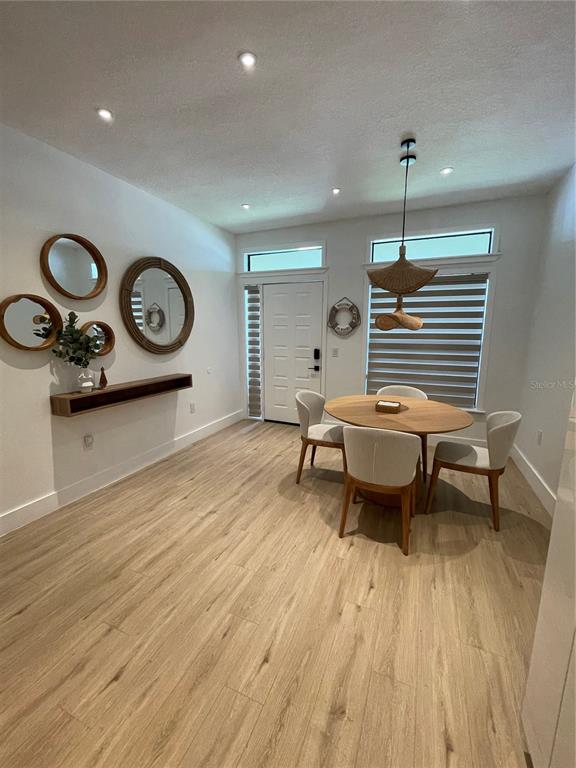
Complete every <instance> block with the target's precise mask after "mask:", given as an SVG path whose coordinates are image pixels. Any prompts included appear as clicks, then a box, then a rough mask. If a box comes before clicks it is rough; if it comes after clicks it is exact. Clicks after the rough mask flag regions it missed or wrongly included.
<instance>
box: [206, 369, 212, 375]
mask: <svg viewBox="0 0 576 768" xmlns="http://www.w3.org/2000/svg"><path fill="white" fill-rule="evenodd" d="M206 373H207V374H208V376H210V374H211V373H212V368H206Z"/></svg>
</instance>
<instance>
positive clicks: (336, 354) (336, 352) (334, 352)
mask: <svg viewBox="0 0 576 768" xmlns="http://www.w3.org/2000/svg"><path fill="white" fill-rule="evenodd" d="M332 357H340V350H339V348H338V347H332Z"/></svg>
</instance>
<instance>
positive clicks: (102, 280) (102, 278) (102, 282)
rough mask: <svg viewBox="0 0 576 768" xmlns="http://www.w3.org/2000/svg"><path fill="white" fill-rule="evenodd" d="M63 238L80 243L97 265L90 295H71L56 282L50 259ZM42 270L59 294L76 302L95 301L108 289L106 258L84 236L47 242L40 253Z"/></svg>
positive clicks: (57, 237)
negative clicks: (51, 251)
mask: <svg viewBox="0 0 576 768" xmlns="http://www.w3.org/2000/svg"><path fill="white" fill-rule="evenodd" d="M61 238H66V240H73V241H74V242H75V243H78V245H81V246H82V247H83V248H84V249H85V250H86V251H88V253H89V254H90V256H91V257H92V258H93V260H94V262H95V264H96V268H97V270H98V277H97V278H96V285H95V286H94V288H93V289H92V290H91V291H90V293H86V294H85V295H84V296H77V295H76V294H75V293H70V291H67V290H66V289H65V288H64V287H62V286H61V285H60V283H59V282H58V280H56V278H55V277H54V275H53V274H52V271H51V269H50V262H49V260H48V257H49V256H50V249H51V248H52V246H53V245H54V243H55V242H56V241H57V240H60V239H61ZM40 269H41V270H42V274H43V275H44V277H45V279H46V280H47V281H48V283H50V285H51V286H52V288H54V290H55V291H58V293H61V294H62V295H63V296H67V297H68V298H69V299H75V300H76V301H87V300H88V299H93V298H94V297H95V296H98V295H99V294H101V293H102V291H103V290H104V288H106V283H107V282H108V267H107V266H106V262H105V261H104V256H102V254H101V253H100V251H99V250H98V248H96V246H95V245H94V243H91V242H90V240H87V239H86V238H85V237H82V235H70V234H61V235H54V236H53V237H51V238H49V239H48V240H46V242H45V243H44V245H43V246H42V250H41V251H40Z"/></svg>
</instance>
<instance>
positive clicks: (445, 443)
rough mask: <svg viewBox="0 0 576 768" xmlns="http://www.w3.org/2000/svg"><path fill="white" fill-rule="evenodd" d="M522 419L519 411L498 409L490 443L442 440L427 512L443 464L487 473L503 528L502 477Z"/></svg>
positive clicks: (490, 420) (490, 424) (489, 427)
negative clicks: (500, 495) (479, 444)
mask: <svg viewBox="0 0 576 768" xmlns="http://www.w3.org/2000/svg"><path fill="white" fill-rule="evenodd" d="M521 420H522V416H521V414H519V413H517V412H516V411H495V412H494V413H491V414H489V416H488V417H487V419H486V438H487V443H488V447H487V448H483V447H477V446H475V445H466V444H465V443H455V442H452V441H450V440H442V441H441V442H439V443H438V445H437V446H436V451H435V453H434V465H433V467H432V476H431V478H430V487H429V489H428V498H427V499H426V512H429V511H430V507H431V505H432V500H433V498H434V491H435V488H436V482H437V480H438V475H439V474H440V470H441V469H442V467H445V468H446V469H454V470H457V471H459V472H469V473H471V474H474V475H487V477H488V483H489V486H490V503H491V504H492V523H493V525H494V530H495V531H499V530H500V508H499V503H498V478H499V477H500V475H501V474H502V473H503V472H504V469H505V467H506V461H507V460H508V457H509V456H510V451H511V450H512V446H513V444H514V438H515V437H516V433H517V432H518V427H519V426H520V422H521Z"/></svg>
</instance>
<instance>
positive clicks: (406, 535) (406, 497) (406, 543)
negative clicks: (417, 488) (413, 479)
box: [402, 486, 412, 555]
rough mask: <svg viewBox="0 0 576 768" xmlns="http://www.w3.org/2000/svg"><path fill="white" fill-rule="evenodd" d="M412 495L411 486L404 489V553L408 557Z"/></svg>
mask: <svg viewBox="0 0 576 768" xmlns="http://www.w3.org/2000/svg"><path fill="white" fill-rule="evenodd" d="M411 495H412V493H411V490H410V486H406V488H402V552H403V553H404V554H405V555H407V554H408V552H409V548H410V507H411V500H410V497H411Z"/></svg>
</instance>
